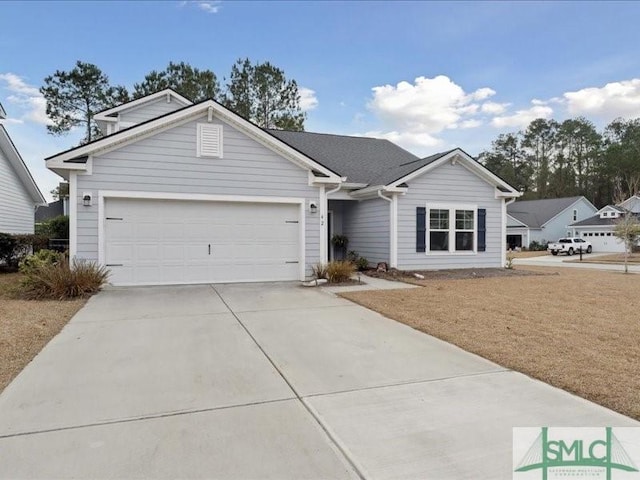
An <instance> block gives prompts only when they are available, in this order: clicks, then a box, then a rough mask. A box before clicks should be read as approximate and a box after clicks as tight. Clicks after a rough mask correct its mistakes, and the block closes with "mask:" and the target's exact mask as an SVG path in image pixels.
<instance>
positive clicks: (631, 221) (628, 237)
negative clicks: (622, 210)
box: [613, 212, 640, 273]
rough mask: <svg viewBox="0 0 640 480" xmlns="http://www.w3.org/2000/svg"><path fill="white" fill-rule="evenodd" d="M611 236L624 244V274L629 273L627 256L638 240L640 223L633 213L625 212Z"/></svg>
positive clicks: (639, 237)
mask: <svg viewBox="0 0 640 480" xmlns="http://www.w3.org/2000/svg"><path fill="white" fill-rule="evenodd" d="M613 234H614V235H615V236H616V237H618V238H619V239H620V240H622V241H623V242H624V273H629V265H628V260H629V254H630V253H631V252H632V251H633V248H634V247H635V246H636V245H637V244H638V240H639V239H640V221H638V217H636V216H635V215H634V214H633V213H631V212H627V213H626V214H625V215H624V217H622V218H621V219H620V220H619V221H618V223H617V224H616V226H615V228H614V230H613Z"/></svg>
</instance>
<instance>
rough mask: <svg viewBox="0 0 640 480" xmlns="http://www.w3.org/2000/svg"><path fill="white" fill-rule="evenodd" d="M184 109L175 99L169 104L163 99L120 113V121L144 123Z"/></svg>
mask: <svg viewBox="0 0 640 480" xmlns="http://www.w3.org/2000/svg"><path fill="white" fill-rule="evenodd" d="M183 107H184V105H183V104H181V103H178V102H176V100H175V99H174V98H172V99H171V102H169V103H167V99H166V98H165V97H162V98H158V99H157V100H154V101H152V102H147V103H143V104H142V105H139V106H137V107H133V108H131V109H129V110H124V111H122V112H120V121H121V122H132V123H142V122H146V121H147V120H151V119H152V118H156V117H159V116H161V115H166V114H167V113H171V112H175V111H176V110H179V109H181V108H183Z"/></svg>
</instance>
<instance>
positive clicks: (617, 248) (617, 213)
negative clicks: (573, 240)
mask: <svg viewBox="0 0 640 480" xmlns="http://www.w3.org/2000/svg"><path fill="white" fill-rule="evenodd" d="M625 215H635V216H637V217H640V196H638V195H634V196H632V197H630V198H628V199H626V200H625V201H624V202H622V203H620V204H618V205H607V206H605V207H603V208H601V209H600V210H598V211H597V212H596V214H595V215H593V216H591V217H589V218H586V219H584V220H581V221H579V222H575V223H573V224H571V226H570V228H571V231H572V235H573V236H576V237H582V238H584V239H585V240H588V241H589V242H591V244H592V245H593V251H594V252H624V251H625V245H624V242H623V241H621V240H620V239H619V238H618V237H616V236H615V235H614V233H613V232H614V229H615V226H616V223H618V222H619V221H620V218H621V217H624V216H625Z"/></svg>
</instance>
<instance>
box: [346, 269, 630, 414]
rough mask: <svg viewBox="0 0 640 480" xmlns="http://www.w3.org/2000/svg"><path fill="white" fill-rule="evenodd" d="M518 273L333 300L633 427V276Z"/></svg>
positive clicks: (433, 281)
mask: <svg viewBox="0 0 640 480" xmlns="http://www.w3.org/2000/svg"><path fill="white" fill-rule="evenodd" d="M527 268H528V269H530V271H532V272H539V273H542V274H545V273H549V272H552V273H555V274H554V275H530V274H529V275H524V276H520V277H518V278H514V275H516V273H515V272H519V271H520V270H519V269H516V270H514V271H513V272H514V273H509V274H506V275H501V276H494V277H491V276H485V277H484V278H477V279H476V280H475V281H468V280H463V279H450V278H446V277H443V278H438V279H425V280H424V281H422V282H421V283H422V284H423V286H424V288H415V289H406V290H384V291H381V290H376V291H363V292H348V293H343V294H341V296H342V297H344V298H347V299H349V300H352V301H354V302H356V303H359V304H361V305H363V306H365V307H367V308H371V309H372V310H375V311H377V312H380V313H382V314H383V315H385V316H387V317H389V318H392V319H394V320H397V321H399V322H402V323H405V324H407V325H409V326H411V327H413V328H416V329H418V330H420V331H423V332H425V333H428V334H430V335H433V336H435V337H438V338H441V339H443V340H445V341H447V342H450V343H453V344H455V345H458V346H459V347H461V348H463V349H465V350H468V351H470V352H473V353H476V354H478V355H481V356H483V357H485V358H487V359H489V360H491V361H494V362H496V363H498V364H500V365H502V366H504V367H507V368H510V369H513V370H516V371H519V372H522V373H525V374H527V375H530V376H532V377H534V378H538V379H540V380H542V381H544V382H547V383H549V384H551V385H554V386H556V387H559V388H562V389H564V390H567V391H569V392H572V393H575V394H577V395H579V396H581V397H584V398H586V399H588V400H591V401H594V402H596V403H598V404H600V405H604V406H605V407H609V408H611V409H613V410H616V411H618V412H620V413H623V414H625V415H629V416H631V417H633V418H636V419H639V420H640V374H639V372H640V316H639V313H638V312H640V297H639V296H638V292H639V291H640V275H633V274H627V275H625V274H623V273H619V272H608V271H594V270H582V269H562V271H560V272H558V273H556V272H555V271H554V270H553V269H552V268H549V267H527Z"/></svg>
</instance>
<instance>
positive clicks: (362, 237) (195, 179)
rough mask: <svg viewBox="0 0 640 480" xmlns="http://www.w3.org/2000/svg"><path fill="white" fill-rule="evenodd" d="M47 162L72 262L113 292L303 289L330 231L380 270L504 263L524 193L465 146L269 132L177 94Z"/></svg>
mask: <svg viewBox="0 0 640 480" xmlns="http://www.w3.org/2000/svg"><path fill="white" fill-rule="evenodd" d="M95 118H96V120H97V121H98V124H99V126H100V128H101V129H102V130H103V132H104V134H105V136H104V137H103V138H100V139H98V140H95V141H93V142H91V143H88V144H86V145H82V146H79V147H75V148H72V149H69V150H67V151H64V152H61V153H58V154H56V155H54V156H52V157H49V158H47V159H46V163H47V167H48V168H50V169H51V170H53V171H54V172H56V173H58V174H59V175H61V176H62V177H63V178H65V179H67V180H68V181H69V190H70V203H69V212H70V237H71V238H70V254H71V256H72V257H75V258H81V259H87V260H91V261H96V262H99V263H100V264H103V265H105V266H107V268H109V269H110V270H111V280H110V281H111V282H112V283H113V284H116V285H151V284H182V283H205V282H248V281H275V280H304V279H306V278H309V277H311V275H312V266H314V265H315V264H318V263H325V262H327V261H328V260H329V258H330V256H331V251H330V244H331V243H330V241H329V239H330V236H331V235H333V234H334V233H342V234H344V235H346V236H347V237H348V239H349V244H348V249H349V250H355V251H357V252H358V253H359V254H360V255H361V256H364V257H365V258H367V260H368V261H369V263H370V264H372V265H375V264H376V263H377V262H387V263H388V264H389V266H390V267H393V268H398V269H442V268H465V267H479V268H482V267H501V266H503V265H504V263H505V255H506V254H505V252H506V244H505V239H506V212H507V203H508V202H509V201H511V200H512V199H514V198H517V197H518V196H520V193H519V192H518V191H517V190H515V189H514V188H513V187H511V186H510V185H508V184H507V183H506V182H505V181H503V180H502V179H500V178H498V177H497V176H496V175H494V174H493V173H492V172H490V171H489V170H487V169H486V168H485V167H484V166H482V165H481V164H480V163H478V162H477V161H476V160H474V159H473V158H471V157H470V156H469V155H467V154H466V153H465V152H464V151H462V150H460V149H453V150H450V151H447V152H443V153H439V154H437V155H432V156H430V157H427V158H419V157H417V156H415V155H413V154H411V153H409V152H407V151H406V150H403V149H402V148H400V147H398V146H397V145H395V144H393V143H391V142H389V141H387V140H381V139H375V138H361V137H349V136H341V135H325V134H317V133H308V132H284V131H274V130H265V129H262V128H259V127H258V126H256V125H254V124H253V123H251V122H249V121H247V120H245V119H243V118H242V117H240V116H238V115H237V114H235V113H234V112H232V111H230V110H228V109H227V108H225V107H223V106H222V105H220V104H219V103H217V102H215V101H213V100H206V101H203V102H200V103H196V104H192V103H191V102H189V101H188V100H186V99H185V98H184V97H181V96H180V95H178V94H177V93H176V92H174V91H172V90H170V89H168V90H163V91H161V92H157V93H155V94H152V95H149V96H147V97H144V98H140V99H137V100H134V101H131V102H129V103H126V104H124V105H120V106H118V107H115V108H112V109H109V110H107V111H104V112H101V113H100V114H98V115H96V117H95Z"/></svg>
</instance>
